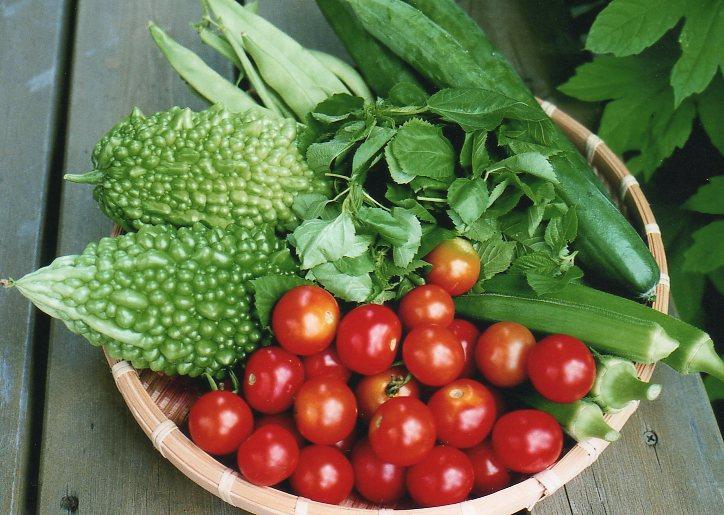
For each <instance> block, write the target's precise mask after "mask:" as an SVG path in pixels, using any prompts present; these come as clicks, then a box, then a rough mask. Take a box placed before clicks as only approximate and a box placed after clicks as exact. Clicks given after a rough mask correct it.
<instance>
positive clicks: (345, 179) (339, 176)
mask: <svg viewBox="0 0 724 515" xmlns="http://www.w3.org/2000/svg"><path fill="white" fill-rule="evenodd" d="M324 175H325V176H326V177H334V178H336V179H342V180H343V181H348V182H349V177H347V176H346V175H341V174H338V173H325V174H324Z"/></svg>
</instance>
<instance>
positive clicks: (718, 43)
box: [671, 0, 724, 106]
mask: <svg viewBox="0 0 724 515" xmlns="http://www.w3.org/2000/svg"><path fill="white" fill-rule="evenodd" d="M685 16H686V22H685V23H684V28H683V29H682V30H681V34H680V35H679V44H680V45H681V57H680V58H679V60H678V61H677V62H676V64H675V65H674V68H673V70H671V86H672V87H673V88H674V99H675V105H676V106H678V105H679V104H681V102H682V101H683V100H684V99H685V98H686V97H688V96H689V95H691V94H693V93H701V92H702V91H704V89H705V88H706V87H707V85H708V84H709V82H711V79H712V78H713V77H714V74H715V73H716V70H717V68H718V67H719V66H721V65H722V60H723V58H724V50H722V49H723V48H724V2H722V1H721V0H694V1H690V2H688V3H687V12H686V15H685Z"/></svg>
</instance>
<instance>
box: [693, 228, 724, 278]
mask: <svg viewBox="0 0 724 515" xmlns="http://www.w3.org/2000/svg"><path fill="white" fill-rule="evenodd" d="M693 237H694V244H693V245H692V246H691V247H690V248H689V250H687V251H686V253H685V261H684V270H685V271H687V272H697V273H701V274H706V273H709V272H713V271H714V270H716V269H717V268H719V267H722V266H724V220H717V221H716V222H712V223H710V224H707V225H705V226H704V227H702V228H701V229H699V230H698V231H696V232H695V233H694V234H693Z"/></svg>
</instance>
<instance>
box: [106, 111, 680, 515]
mask: <svg viewBox="0 0 724 515" xmlns="http://www.w3.org/2000/svg"><path fill="white" fill-rule="evenodd" d="M539 102H540V104H541V106H542V107H543V110H544V111H545V112H546V114H547V115H548V116H550V117H551V119H552V120H553V121H554V122H555V123H556V125H558V126H559V127H560V128H561V129H562V130H563V132H564V133H565V134H566V136H567V137H568V138H569V139H570V140H571V141H573V142H574V143H575V145H576V146H577V147H578V149H579V150H580V152H581V153H582V154H584V155H585V156H586V158H587V160H588V162H589V163H590V164H591V165H592V166H593V169H594V171H596V173H597V174H598V175H599V177H600V178H601V179H602V181H603V182H604V184H605V185H606V187H607V188H608V189H609V191H610V192H611V196H612V198H613V199H614V200H615V201H616V202H617V204H618V205H619V207H620V208H621V209H622V211H623V212H624V213H627V214H629V215H630V219H631V221H632V222H633V223H634V224H635V225H636V226H637V227H639V228H640V229H641V230H642V231H643V233H645V235H646V239H647V243H648V246H649V248H650V249H651V252H652V253H653V256H654V258H655V259H656V262H657V263H658V265H659V267H660V269H661V272H662V273H661V279H660V281H659V283H658V285H657V287H656V297H655V298H656V300H655V301H654V303H653V306H652V307H653V308H654V309H656V310H658V311H661V312H664V313H665V312H667V310H668V304H669V287H670V281H669V276H668V275H667V266H666V255H665V253H664V245H663V242H662V239H661V232H660V230H659V227H658V225H657V224H656V220H655V219H654V215H653V213H652V211H651V208H650V207H649V203H648V201H647V200H646V198H645V197H644V194H643V192H642V191H641V188H640V187H639V184H638V182H637V181H636V179H635V178H634V177H633V176H632V175H631V174H630V173H629V172H628V170H627V169H626V167H625V165H624V164H623V163H622V162H621V160H620V159H619V158H618V157H617V156H616V155H615V154H614V153H613V152H612V151H611V149H609V148H608V147H607V146H606V145H605V144H604V143H603V142H602V141H601V139H600V138H599V137H598V136H596V135H595V134H593V133H592V132H590V131H589V130H588V129H586V128H585V127H584V126H583V125H581V124H580V123H578V122H577V121H576V120H574V119H573V118H571V117H570V116H569V115H567V114H566V113H565V112H563V111H561V110H560V109H558V108H557V107H556V106H555V105H553V104H551V103H550V102H546V101H540V100H539ZM119 233H120V228H119V227H114V230H113V235H117V234H119ZM106 359H107V360H108V363H109V365H110V367H111V373H112V375H113V378H114V380H115V382H116V386H117V387H118V390H119V391H120V392H121V395H122V396H123V399H124V400H125V401H126V404H127V405H128V408H129V409H130V410H131V413H132V414H133V416H134V418H135V419H136V421H137V422H138V424H139V425H140V426H141V428H142V429H143V431H144V432H145V433H146V435H147V436H148V438H149V439H150V440H151V442H152V443H153V446H154V447H155V448H156V449H157V450H158V451H159V452H160V453H161V455H162V456H163V457H164V458H166V459H167V460H169V461H170V462H171V463H172V464H173V465H174V466H175V467H176V468H178V469H179V470H180V471H181V472H183V473H184V474H185V475H186V476H188V477H189V478H190V479H191V480H192V481H194V482H195V483H197V484H198V485H200V486H201V487H203V488H205V489H206V490H208V491H209V492H211V493H212V494H214V495H216V496H218V497H220V498H221V499H223V500H224V501H226V502H227V503H229V504H231V505H233V506H236V507H239V508H242V509H245V510H248V511H250V512H253V513H257V514H275V515H277V514H295V515H311V514H322V515H324V514H337V515H339V514H360V515H362V514H372V513H377V514H380V515H383V514H385V515H392V514H393V513H394V514H398V513H399V514H407V515H413V514H414V515H433V514H434V515H461V514H462V515H472V514H488V513H490V514H493V513H494V514H503V513H514V512H517V511H520V510H522V509H531V508H532V507H533V506H534V505H535V504H536V503H537V502H538V501H540V500H541V499H543V498H545V497H547V496H549V495H552V494H553V493H554V492H556V491H557V490H558V489H559V488H561V487H562V486H563V485H564V484H566V483H567V482H568V481H570V480H571V479H573V478H574V477H576V476H577V475H578V474H580V473H582V472H583V471H584V470H585V469H586V468H587V467H588V466H589V465H591V464H592V463H593V462H594V461H596V459H597V458H598V456H599V455H600V453H601V452H602V451H603V450H604V449H605V448H606V447H607V446H608V442H605V441H603V440H598V439H591V440H588V441H584V442H580V443H578V444H576V445H574V446H573V447H572V448H571V449H570V450H569V451H568V452H566V454H564V455H563V456H562V457H561V458H560V459H559V460H558V462H556V463H555V464H553V465H552V466H551V467H549V468H548V469H546V470H544V471H542V472H539V473H538V474H535V475H534V476H532V477H530V478H528V479H525V480H524V481H522V482H520V483H517V484H515V485H513V486H510V487H508V488H506V489H504V490H501V491H499V492H496V493H493V494H491V495H488V496H485V497H480V498H477V499H471V500H467V501H465V502H463V503H459V504H454V505H448V506H440V507H436V508H426V509H408V508H403V509H395V508H394V507H390V506H385V507H379V506H374V505H371V504H369V503H367V502H366V501H363V500H361V499H359V498H357V497H350V498H349V499H347V500H346V501H344V502H343V503H342V505H340V506H333V505H329V504H324V503H318V502H315V501H311V500H308V499H304V498H301V497H297V496H295V495H292V494H290V493H287V492H284V491H281V490H276V489H273V488H263V487H257V486H254V485H252V484H250V483H248V482H246V481H244V480H243V479H242V478H241V477H240V475H239V474H238V472H236V471H234V470H233V469H231V468H229V467H227V466H225V465H224V464H222V463H220V462H219V461H216V459H214V458H213V457H211V456H209V455H208V454H206V453H205V452H204V451H202V450H201V449H199V448H198V447H196V445H194V443H193V442H192V441H191V440H189V439H188V438H187V437H186V435H185V434H184V433H183V432H182V431H181V430H180V429H179V426H181V427H183V425H184V424H185V420H186V417H187V415H188V412H189V410H190V407H191V404H192V403H193V402H194V400H195V399H196V398H197V396H198V395H199V392H198V391H195V390H194V389H193V387H192V386H191V382H190V381H189V380H188V379H185V378H183V377H167V376H163V375H161V374H156V373H154V372H151V371H149V370H146V371H142V372H140V374H139V373H138V372H137V371H136V370H134V369H133V368H132V367H131V366H130V364H129V363H128V362H126V361H117V360H115V359H112V358H110V357H109V356H108V355H106ZM653 370H654V365H641V364H639V365H637V371H638V375H639V377H640V378H641V379H643V380H646V381H648V380H649V379H650V377H651V374H652V372H653ZM637 407H638V402H635V403H632V405H630V406H629V407H628V408H627V409H625V410H623V411H621V412H618V413H615V414H610V415H606V420H607V422H608V423H609V424H610V425H611V426H612V427H614V428H615V429H617V430H619V429H621V428H622V427H623V425H624V424H625V423H626V421H627V420H628V418H629V417H630V416H631V415H632V414H633V412H634V411H636V408H637Z"/></svg>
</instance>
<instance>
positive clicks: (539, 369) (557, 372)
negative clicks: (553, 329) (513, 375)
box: [527, 334, 596, 402]
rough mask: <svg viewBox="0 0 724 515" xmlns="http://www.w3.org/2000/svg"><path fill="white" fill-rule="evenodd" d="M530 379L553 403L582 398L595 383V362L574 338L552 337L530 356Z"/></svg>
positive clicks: (582, 345) (536, 348)
mask: <svg viewBox="0 0 724 515" xmlns="http://www.w3.org/2000/svg"><path fill="white" fill-rule="evenodd" d="M527 369H528V377H530V382H531V383H533V386H534V387H535V389H536V390H538V392H539V393H540V394H541V395H542V396H543V397H545V398H546V399H549V400H552V401H553V402H574V401H577V400H579V399H582V398H583V397H584V396H585V395H586V394H587V393H588V392H589V391H590V390H591V387H592V386H593V382H594V381H595V380H596V361H595V360H594V359H593V354H591V351H590V350H588V347H586V345H585V344H584V343H583V342H582V341H581V340H579V339H578V338H574V337H573V336H568V335H565V334H552V335H550V336H546V337H545V338H543V339H542V340H541V341H539V342H538V344H536V346H535V347H533V349H532V350H531V351H530V354H528V362H527Z"/></svg>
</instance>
